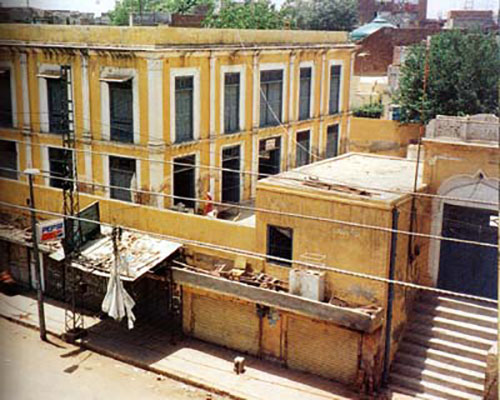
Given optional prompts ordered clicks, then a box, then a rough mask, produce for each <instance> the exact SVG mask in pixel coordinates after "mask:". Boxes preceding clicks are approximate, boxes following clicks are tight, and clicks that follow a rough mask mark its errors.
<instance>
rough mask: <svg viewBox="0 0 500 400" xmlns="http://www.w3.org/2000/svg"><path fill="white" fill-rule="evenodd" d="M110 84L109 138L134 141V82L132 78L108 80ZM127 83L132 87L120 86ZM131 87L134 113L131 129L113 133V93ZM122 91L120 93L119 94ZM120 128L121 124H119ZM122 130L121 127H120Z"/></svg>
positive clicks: (115, 140)
mask: <svg viewBox="0 0 500 400" xmlns="http://www.w3.org/2000/svg"><path fill="white" fill-rule="evenodd" d="M107 84H108V91H109V130H110V132H109V140H110V141H112V142H119V143H134V112H133V110H134V87H133V82H132V79H127V80H125V81H123V82H110V81H108V82H107ZM125 84H127V85H130V88H125V87H119V85H122V86H124V85H125ZM128 89H130V97H131V99H130V100H131V103H130V107H131V109H132V115H131V119H130V125H131V126H130V128H131V130H130V131H128V132H119V133H113V122H114V121H113V119H114V118H113V102H114V100H113V94H114V93H115V91H120V92H121V91H123V90H128ZM120 95H121V93H120V94H119V96H120ZM118 128H119V126H118ZM118 130H121V129H118Z"/></svg>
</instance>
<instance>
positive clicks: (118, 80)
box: [99, 75, 133, 83]
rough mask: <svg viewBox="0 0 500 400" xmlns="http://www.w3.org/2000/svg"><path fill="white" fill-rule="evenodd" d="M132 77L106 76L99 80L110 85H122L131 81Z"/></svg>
mask: <svg viewBox="0 0 500 400" xmlns="http://www.w3.org/2000/svg"><path fill="white" fill-rule="evenodd" d="M132 78H133V77H132V76H131V75H106V76H102V77H101V78H100V79H99V80H100V81H102V82H110V83H123V82H127V81H129V80H131V79H132Z"/></svg>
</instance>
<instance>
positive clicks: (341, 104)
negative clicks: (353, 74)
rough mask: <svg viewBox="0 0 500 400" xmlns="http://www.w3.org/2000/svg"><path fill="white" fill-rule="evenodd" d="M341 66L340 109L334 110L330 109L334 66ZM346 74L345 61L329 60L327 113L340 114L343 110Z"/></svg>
mask: <svg viewBox="0 0 500 400" xmlns="http://www.w3.org/2000/svg"><path fill="white" fill-rule="evenodd" d="M335 66H337V67H340V79H339V93H338V110H337V111H332V110H331V109H330V103H331V94H332V87H331V85H332V81H331V80H332V79H331V78H332V68H333V67H335ZM344 75H345V66H344V62H343V61H340V60H329V62H328V69H327V82H328V83H327V90H326V91H327V93H328V95H327V102H326V111H327V112H326V113H327V115H339V114H342V112H343V88H344Z"/></svg>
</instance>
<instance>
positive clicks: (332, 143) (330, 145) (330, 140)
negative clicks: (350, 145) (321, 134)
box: [326, 124, 339, 158]
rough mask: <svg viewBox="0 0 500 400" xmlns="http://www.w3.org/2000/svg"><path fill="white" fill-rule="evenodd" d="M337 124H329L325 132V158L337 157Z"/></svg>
mask: <svg viewBox="0 0 500 400" xmlns="http://www.w3.org/2000/svg"><path fill="white" fill-rule="evenodd" d="M338 142H339V125H338V124H335V125H330V126H329V127H328V129H327V132H326V158H332V157H337V156H338V154H339V148H338Z"/></svg>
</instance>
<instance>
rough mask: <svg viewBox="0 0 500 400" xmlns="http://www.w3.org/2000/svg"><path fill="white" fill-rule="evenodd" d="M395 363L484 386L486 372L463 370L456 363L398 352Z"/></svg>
mask: <svg viewBox="0 0 500 400" xmlns="http://www.w3.org/2000/svg"><path fill="white" fill-rule="evenodd" d="M394 362H395V363H400V364H404V365H408V366H411V367H414V368H417V369H420V370H424V369H426V370H429V371H435V372H439V373H441V374H443V375H451V376H455V377H458V378H460V379H464V380H467V381H469V382H473V383H477V384H479V385H483V384H484V377H485V374H484V372H478V371H474V370H471V369H470V368H461V367H458V366H456V365H455V364H454V363H448V362H443V361H439V360H435V359H432V358H429V357H427V358H425V357H418V356H413V355H410V354H407V353H404V352H398V354H397V355H396V358H395V361H394Z"/></svg>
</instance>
